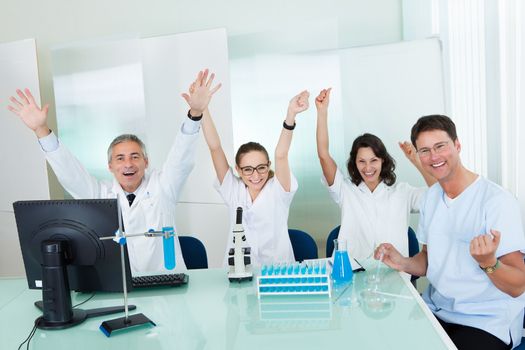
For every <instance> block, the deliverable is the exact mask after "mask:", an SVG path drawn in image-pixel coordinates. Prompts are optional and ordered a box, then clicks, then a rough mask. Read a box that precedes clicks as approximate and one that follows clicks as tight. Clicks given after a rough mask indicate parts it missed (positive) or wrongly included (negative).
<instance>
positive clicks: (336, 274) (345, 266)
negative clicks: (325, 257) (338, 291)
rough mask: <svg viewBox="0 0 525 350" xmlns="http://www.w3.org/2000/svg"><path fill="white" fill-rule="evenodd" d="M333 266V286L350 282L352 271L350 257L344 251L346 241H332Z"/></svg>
mask: <svg viewBox="0 0 525 350" xmlns="http://www.w3.org/2000/svg"><path fill="white" fill-rule="evenodd" d="M334 247H335V254H334V264H333V267H332V281H333V283H334V284H344V283H348V282H351V281H352V276H353V271H352V265H351V264H350V257H349V256H348V251H347V250H346V239H334Z"/></svg>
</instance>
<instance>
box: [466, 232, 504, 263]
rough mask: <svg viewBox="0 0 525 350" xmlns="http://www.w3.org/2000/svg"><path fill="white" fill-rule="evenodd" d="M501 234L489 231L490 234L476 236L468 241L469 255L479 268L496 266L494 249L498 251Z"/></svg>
mask: <svg viewBox="0 0 525 350" xmlns="http://www.w3.org/2000/svg"><path fill="white" fill-rule="evenodd" d="M500 239H501V233H500V232H499V231H496V230H490V233H487V234H484V235H479V236H476V237H474V238H473V239H472V241H470V255H472V257H473V258H474V260H476V261H477V263H478V265H479V266H482V267H488V266H494V265H496V249H498V246H499V242H500Z"/></svg>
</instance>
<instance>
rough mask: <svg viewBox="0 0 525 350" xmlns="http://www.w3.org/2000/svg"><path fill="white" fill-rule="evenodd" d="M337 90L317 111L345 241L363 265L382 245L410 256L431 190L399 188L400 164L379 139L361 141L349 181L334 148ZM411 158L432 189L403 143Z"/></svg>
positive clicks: (320, 149)
mask: <svg viewBox="0 0 525 350" xmlns="http://www.w3.org/2000/svg"><path fill="white" fill-rule="evenodd" d="M330 91H331V89H323V90H321V92H320V93H319V96H317V98H316V99H315V106H316V108H317V154H318V157H319V161H320V163H321V168H322V170H323V175H324V178H323V183H324V184H325V185H326V186H327V188H328V191H329V193H330V196H331V197H332V199H333V200H334V201H335V202H336V203H337V204H338V205H339V207H340V208H341V228H340V230H339V238H344V239H346V240H347V242H348V251H349V254H350V256H352V257H353V258H355V259H357V260H364V259H367V258H368V257H371V256H372V254H373V252H374V249H375V247H376V246H377V245H378V244H379V243H383V242H388V243H392V244H393V245H394V246H395V247H396V248H397V249H398V250H399V251H400V252H403V254H404V256H408V234H407V231H408V226H409V218H410V213H418V212H419V202H420V199H421V197H422V195H423V193H424V192H425V190H426V188H415V187H412V186H410V185H408V184H407V183H396V174H395V173H394V170H395V161H394V159H393V158H392V157H391V156H390V154H388V152H387V150H386V147H385V145H384V144H383V142H382V141H381V139H379V138H378V137H377V136H375V135H372V134H363V135H361V136H359V137H357V138H356V139H355V140H354V142H353V145H352V149H351V150H350V157H349V159H348V162H347V169H348V173H349V175H350V177H349V178H345V177H344V175H343V173H342V171H341V170H339V169H338V168H337V164H336V163H335V161H334V160H333V158H332V157H331V155H330V152H329V147H328V104H329V100H330ZM399 146H400V147H401V149H402V150H403V153H404V154H405V156H406V157H407V158H408V159H409V160H410V162H411V163H412V164H414V166H415V167H416V168H417V169H418V170H419V171H420V172H421V174H422V175H423V177H424V178H425V181H426V183H427V185H428V186H431V185H432V184H434V183H435V182H436V180H435V179H434V178H433V177H432V176H431V175H430V174H428V173H426V172H425V171H423V168H422V166H421V163H420V161H419V158H418V156H417V154H416V150H415V148H414V147H413V146H412V145H411V144H410V143H409V142H404V143H399Z"/></svg>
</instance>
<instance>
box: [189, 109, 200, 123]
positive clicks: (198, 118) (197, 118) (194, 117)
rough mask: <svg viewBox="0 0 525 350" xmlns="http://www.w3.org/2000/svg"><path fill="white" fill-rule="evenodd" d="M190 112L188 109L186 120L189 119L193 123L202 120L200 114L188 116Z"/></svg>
mask: <svg viewBox="0 0 525 350" xmlns="http://www.w3.org/2000/svg"><path fill="white" fill-rule="evenodd" d="M190 111H191V109H188V118H190V119H191V120H193V121H194V122H198V121H199V120H201V119H202V115H203V114H202V113H201V115H198V116H193V115H191V114H190Z"/></svg>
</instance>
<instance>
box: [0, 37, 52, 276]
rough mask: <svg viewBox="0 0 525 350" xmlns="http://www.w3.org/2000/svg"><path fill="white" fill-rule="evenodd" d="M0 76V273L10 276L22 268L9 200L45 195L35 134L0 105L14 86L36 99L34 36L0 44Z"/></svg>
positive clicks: (42, 162)
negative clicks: (0, 135) (29, 93)
mask: <svg viewBox="0 0 525 350" xmlns="http://www.w3.org/2000/svg"><path fill="white" fill-rule="evenodd" d="M0 77H1V79H0V105H1V106H2V108H0V130H1V132H2V137H0V164H2V171H0V247H2V253H1V254H0V276H2V275H8V276H12V275H21V274H23V272H24V268H23V265H22V256H21V254H20V248H19V243H18V234H17V230H16V225H15V220H14V214H13V207H12V203H13V202H14V201H17V200H24V199H49V190H48V185H47V182H48V181H47V170H46V164H45V160H44V156H43V154H42V152H41V150H40V147H39V146H38V144H37V143H36V138H35V135H34V133H33V132H32V131H31V130H28V129H27V128H26V126H25V125H23V123H22V122H21V121H20V120H19V118H18V117H17V116H16V115H14V114H12V113H11V112H9V111H8V110H7V109H6V108H5V107H4V106H7V105H8V103H9V101H8V99H7V98H8V96H11V95H15V90H16V88H25V87H27V88H29V89H31V90H32V91H33V93H34V97H35V100H36V101H37V102H39V101H40V89H39V84H38V68H37V57H36V47H35V41H34V40H21V41H16V42H11V43H4V44H0Z"/></svg>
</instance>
